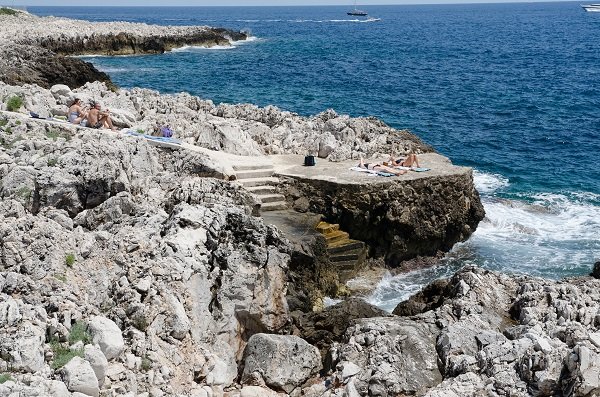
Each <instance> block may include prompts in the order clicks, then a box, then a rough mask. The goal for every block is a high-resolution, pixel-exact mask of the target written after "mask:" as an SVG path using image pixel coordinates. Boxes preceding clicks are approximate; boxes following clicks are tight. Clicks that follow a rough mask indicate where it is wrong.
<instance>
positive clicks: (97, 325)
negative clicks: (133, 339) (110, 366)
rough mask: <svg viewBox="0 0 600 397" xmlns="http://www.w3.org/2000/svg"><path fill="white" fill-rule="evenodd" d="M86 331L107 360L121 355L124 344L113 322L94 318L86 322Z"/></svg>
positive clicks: (97, 317)
mask: <svg viewBox="0 0 600 397" xmlns="http://www.w3.org/2000/svg"><path fill="white" fill-rule="evenodd" d="M88 330H89V332H90V335H91V336H92V341H93V342H94V343H96V344H98V346H100V350H102V353H104V356H105V357H106V359H107V360H112V359H113V358H117V357H119V356H120V355H121V353H122V352H123V349H124V348H125V342H124V341H123V335H122V334H121V330H120V329H119V327H118V326H117V324H115V323H114V321H112V320H110V319H108V318H106V317H102V316H94V317H92V318H91V319H90V320H89V322H88Z"/></svg>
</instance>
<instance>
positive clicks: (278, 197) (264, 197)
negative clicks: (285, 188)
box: [258, 194, 285, 204]
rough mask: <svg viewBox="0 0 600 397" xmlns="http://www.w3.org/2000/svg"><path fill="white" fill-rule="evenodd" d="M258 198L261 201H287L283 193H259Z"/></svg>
mask: <svg viewBox="0 0 600 397" xmlns="http://www.w3.org/2000/svg"><path fill="white" fill-rule="evenodd" d="M258 198H259V199H260V201H261V203H263V204H265V203H274V202H277V201H282V202H285V196H284V195H283V194H259V195H258Z"/></svg>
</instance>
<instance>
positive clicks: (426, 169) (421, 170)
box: [412, 167, 431, 172]
mask: <svg viewBox="0 0 600 397" xmlns="http://www.w3.org/2000/svg"><path fill="white" fill-rule="evenodd" d="M430 169H431V168H424V167H420V168H413V169H412V170H413V171H416V172H425V171H429V170H430Z"/></svg>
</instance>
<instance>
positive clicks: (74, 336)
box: [69, 322, 92, 345]
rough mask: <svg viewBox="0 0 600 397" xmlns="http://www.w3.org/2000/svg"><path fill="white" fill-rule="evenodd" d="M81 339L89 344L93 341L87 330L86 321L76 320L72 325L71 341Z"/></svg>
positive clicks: (85, 343)
mask: <svg viewBox="0 0 600 397" xmlns="http://www.w3.org/2000/svg"><path fill="white" fill-rule="evenodd" d="M79 341H82V342H83V344H84V345H87V344H88V343H90V342H91V341H92V336H91V335H90V334H89V332H88V331H87V326H86V325H85V323H81V322H76V323H75V324H73V326H72V327H71V332H69V343H70V344H74V343H76V342H79Z"/></svg>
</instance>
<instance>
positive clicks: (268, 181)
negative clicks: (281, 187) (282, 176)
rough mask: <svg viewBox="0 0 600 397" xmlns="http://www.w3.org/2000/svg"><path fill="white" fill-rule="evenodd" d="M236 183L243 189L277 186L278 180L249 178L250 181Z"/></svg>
mask: <svg viewBox="0 0 600 397" xmlns="http://www.w3.org/2000/svg"><path fill="white" fill-rule="evenodd" d="M238 182H239V183H241V184H242V185H243V186H244V187H251V186H265V185H277V184H278V183H279V179H278V178H273V177H269V178H250V179H242V180H239V181H238Z"/></svg>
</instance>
